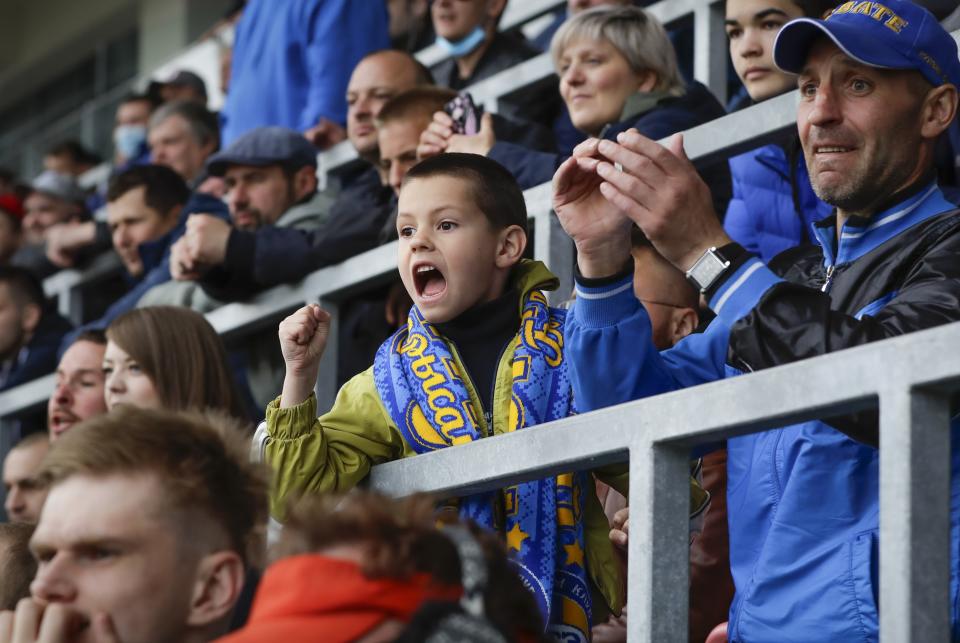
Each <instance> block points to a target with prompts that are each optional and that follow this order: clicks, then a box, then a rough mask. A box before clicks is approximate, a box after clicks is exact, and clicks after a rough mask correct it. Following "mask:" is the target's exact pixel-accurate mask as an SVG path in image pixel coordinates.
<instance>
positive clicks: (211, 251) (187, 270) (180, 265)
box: [170, 214, 232, 281]
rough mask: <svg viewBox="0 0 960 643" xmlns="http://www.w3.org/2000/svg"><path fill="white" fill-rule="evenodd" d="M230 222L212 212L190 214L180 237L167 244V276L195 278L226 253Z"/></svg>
mask: <svg viewBox="0 0 960 643" xmlns="http://www.w3.org/2000/svg"><path fill="white" fill-rule="evenodd" d="M231 230H232V228H231V227H230V224H229V223H227V222H226V221H224V220H223V219H220V218H218V217H215V216H213V215H211V214H192V215H190V218H189V219H187V229H186V232H184V233H183V236H182V237H180V239H178V240H177V242H176V243H174V244H173V245H172V246H171V247H170V275H171V276H172V277H173V278H174V279H177V280H179V281H192V280H195V279H198V278H199V277H200V276H201V275H202V274H203V273H204V271H206V270H207V269H209V268H210V267H212V266H218V265H220V264H222V263H223V260H224V258H225V257H226V256H227V241H228V240H229V239H230V231H231Z"/></svg>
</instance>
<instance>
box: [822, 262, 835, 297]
mask: <svg viewBox="0 0 960 643" xmlns="http://www.w3.org/2000/svg"><path fill="white" fill-rule="evenodd" d="M834 270H836V264H833V265H829V266H827V279H826V280H825V281H824V282H823V287H822V288H821V289H820V292H830V286H831V284H833V272H834Z"/></svg>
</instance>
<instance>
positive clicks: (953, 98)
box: [920, 83, 957, 139]
mask: <svg viewBox="0 0 960 643" xmlns="http://www.w3.org/2000/svg"><path fill="white" fill-rule="evenodd" d="M921 114H922V119H923V121H922V123H921V124H920V135H921V136H923V138H926V139H934V138H937V137H938V136H940V134H941V133H942V132H943V131H944V130H946V129H947V128H948V127H950V123H952V122H953V118H954V116H956V114H957V88H956V87H955V86H953V85H951V84H949V83H947V84H945V85H940V86H939V87H935V88H933V89H932V90H930V91H929V92H928V93H927V97H926V99H925V100H924V104H923V111H922V112H921Z"/></svg>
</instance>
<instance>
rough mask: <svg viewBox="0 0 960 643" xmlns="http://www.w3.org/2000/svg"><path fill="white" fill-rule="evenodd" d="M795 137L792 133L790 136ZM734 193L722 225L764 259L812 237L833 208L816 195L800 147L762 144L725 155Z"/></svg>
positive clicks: (797, 145) (767, 259)
mask: <svg viewBox="0 0 960 643" xmlns="http://www.w3.org/2000/svg"><path fill="white" fill-rule="evenodd" d="M793 138H794V139H795V138H796V137H795V136H794V137H793ZM730 176H731V178H732V179H733V198H732V199H731V200H730V205H729V206H728V207H727V216H726V218H724V220H723V227H724V229H726V231H727V234H729V235H730V237H731V238H732V239H733V240H734V241H736V242H737V243H739V244H740V245H742V246H743V247H744V248H746V249H747V250H749V251H750V252H753V253H755V254H757V255H759V257H760V258H761V259H763V260H764V261H770V260H771V259H773V258H774V257H776V256H777V255H778V254H780V253H781V252H783V251H784V250H787V249H788V248H793V247H794V246H798V245H800V244H802V243H811V242H812V240H813V236H812V235H813V224H814V223H816V222H817V221H820V220H821V219H823V218H824V217H826V216H827V215H828V214H830V210H831V209H832V208H831V207H830V206H829V205H827V204H826V203H824V202H823V201H821V200H820V199H818V198H817V195H816V194H814V192H813V188H812V187H811V186H810V176H809V175H808V174H807V165H806V163H805V162H804V159H803V152H801V151H800V150H799V142H798V141H796V140H792V141H790V142H788V143H787V148H786V149H785V148H784V147H782V146H780V145H776V144H772V143H771V144H770V145H765V146H763V147H760V148H757V149H755V150H750V151H749V152H746V153H744V154H740V155H739V156H734V157H733V158H731V159H730Z"/></svg>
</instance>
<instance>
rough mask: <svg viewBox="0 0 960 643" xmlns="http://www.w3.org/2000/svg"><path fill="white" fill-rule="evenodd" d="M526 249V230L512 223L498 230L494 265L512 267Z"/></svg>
mask: <svg viewBox="0 0 960 643" xmlns="http://www.w3.org/2000/svg"><path fill="white" fill-rule="evenodd" d="M526 249H527V232H526V230H524V229H523V228H521V227H520V226H518V225H512V226H508V227H506V228H504V229H503V230H501V231H500V240H499V243H498V244H497V258H496V265H497V267H498V268H512V267H513V266H514V265H515V264H516V263H517V262H518V261H520V259H521V258H522V257H523V251H524V250H526Z"/></svg>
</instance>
